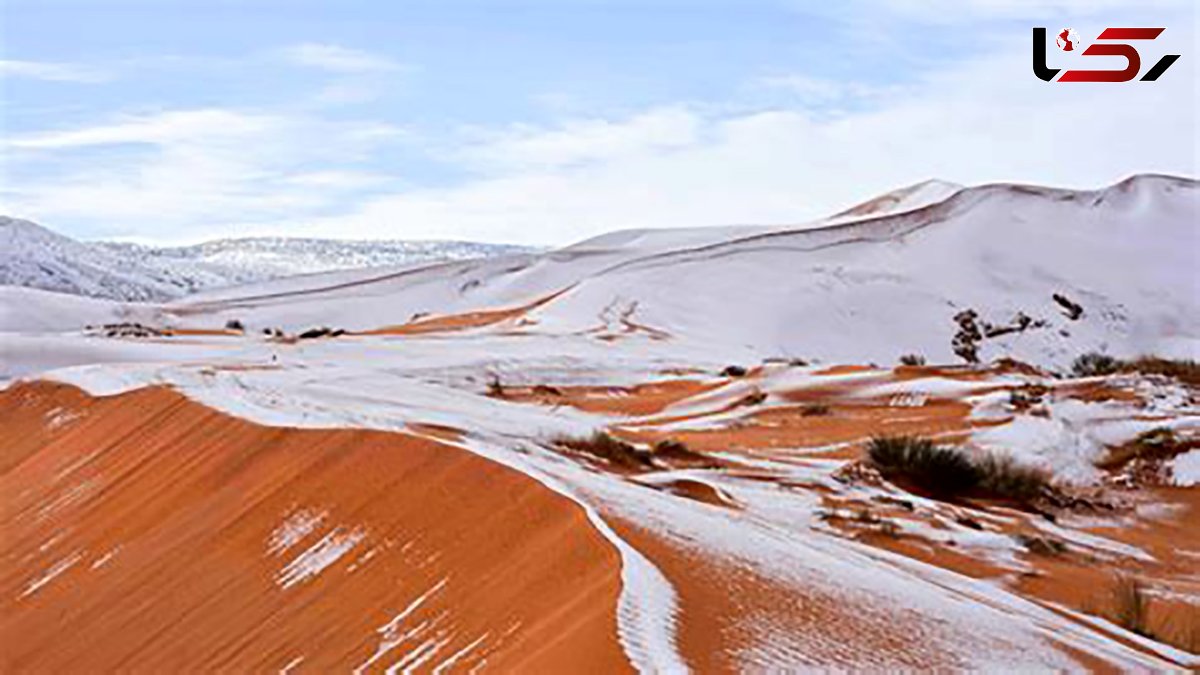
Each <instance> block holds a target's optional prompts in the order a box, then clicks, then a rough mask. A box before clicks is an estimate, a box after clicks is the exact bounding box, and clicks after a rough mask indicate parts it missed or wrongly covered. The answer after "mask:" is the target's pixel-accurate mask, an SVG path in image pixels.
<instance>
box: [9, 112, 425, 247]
mask: <svg viewBox="0 0 1200 675" xmlns="http://www.w3.org/2000/svg"><path fill="white" fill-rule="evenodd" d="M402 136H403V132H402V131H401V130H400V129H397V128H395V127H392V126H390V125H385V124H381V123H376V122H333V121H328V120H322V119H320V118H315V117H305V116H296V115H292V116H288V115H282V114H267V113H255V112H244V111H237V110H229V109H219V108H213V109H201V110H179V111H166V112H161V113H156V114H149V115H140V116H124V117H121V118H120V119H117V120H114V121H113V122H111V123H108V124H102V125H97V126H93V127H85V128H77V129H71V130H66V131H56V132H49V133H42V134H36V135H26V136H18V137H15V138H12V139H10V140H8V142H7V145H8V147H9V148H10V149H15V150H17V151H19V152H20V153H22V155H23V159H30V158H31V157H32V158H34V159H38V158H41V159H46V158H50V157H58V158H59V159H60V163H59V164H55V165H53V166H55V167H56V170H55V171H54V172H53V173H52V174H44V173H43V174H36V175H34V176H33V177H30V176H28V175H24V174H22V176H21V177H18V176H17V175H15V173H14V175H10V176H9V178H8V180H7V185H6V186H5V190H4V191H5V192H6V193H7V194H6V201H7V202H8V206H9V208H11V209H12V212H14V213H18V214H20V215H24V216H27V217H32V218H34V219H36V220H40V221H43V222H46V223H47V224H50V225H52V226H53V225H54V224H55V223H56V222H58V221H59V220H66V221H71V222H75V223H77V224H78V223H87V224H90V225H92V226H93V228H94V229H99V230H100V231H105V232H108V233H110V234H132V233H134V232H140V233H143V234H144V233H153V234H154V235H156V236H158V237H160V238H162V239H164V240H169V239H185V238H189V237H191V238H194V237H195V235H196V234H198V233H201V232H221V228H222V227H226V228H227V227H229V223H234V222H239V221H241V220H243V219H245V220H251V221H259V222H263V221H267V220H275V219H290V218H296V219H300V218H303V217H304V216H306V215H311V214H314V213H319V212H321V211H322V210H323V209H328V208H331V207H334V206H337V205H339V200H340V199H341V198H342V197H344V196H345V195H346V194H347V193H350V192H353V191H355V190H360V189H363V188H365V187H370V186H373V185H380V184H383V183H384V182H385V178H384V177H383V176H381V175H376V174H369V173H368V172H364V171H361V170H358V169H356V168H355V165H356V164H357V163H359V162H361V161H363V160H364V159H365V158H368V157H369V156H370V155H371V153H373V152H374V151H376V150H378V149H379V148H380V147H382V146H383V145H385V144H387V143H389V142H391V141H393V140H395V139H397V138H400V137H402ZM101 146H112V147H111V148H110V149H109V151H106V152H105V153H104V154H101V155H96V154H95V153H85V154H83V155H80V156H78V157H76V156H74V155H72V154H71V153H72V151H74V150H80V149H87V148H99V147H101ZM97 156H98V157H101V158H102V159H100V160H96V159H95V157H97ZM313 167H317V168H315V169H314V168H313ZM10 173H12V172H10ZM223 233H224V234H246V232H245V231H233V232H229V231H224V232H223Z"/></svg>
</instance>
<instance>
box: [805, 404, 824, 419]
mask: <svg viewBox="0 0 1200 675" xmlns="http://www.w3.org/2000/svg"><path fill="white" fill-rule="evenodd" d="M800 414H801V415H802V416H804V417H824V416H825V415H828V414H829V406H827V405H825V404H824V403H810V404H808V405H806V406H804V407H803V408H801V409H800Z"/></svg>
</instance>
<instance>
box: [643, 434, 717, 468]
mask: <svg viewBox="0 0 1200 675" xmlns="http://www.w3.org/2000/svg"><path fill="white" fill-rule="evenodd" d="M653 456H654V457H658V458H661V459H664V460H666V461H669V462H687V463H691V464H697V463H700V464H705V465H710V464H712V463H713V461H712V460H711V459H709V458H708V457H706V456H705V455H702V454H701V453H699V452H696V451H695V450H692V449H691V448H690V447H688V445H687V444H686V443H684V442H683V441H677V440H675V439H673V438H666V439H663V440H661V441H659V442H657V443H655V444H654V451H653Z"/></svg>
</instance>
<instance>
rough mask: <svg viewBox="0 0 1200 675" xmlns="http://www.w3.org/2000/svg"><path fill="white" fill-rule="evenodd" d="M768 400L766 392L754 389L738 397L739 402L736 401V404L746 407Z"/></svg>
mask: <svg viewBox="0 0 1200 675" xmlns="http://www.w3.org/2000/svg"><path fill="white" fill-rule="evenodd" d="M766 400H767V394H766V392H763V391H752V392H750V393H749V394H746V395H745V396H743V397H741V398H740V399H738V401H737V403H735V404H734V406H735V407H738V408H741V407H746V406H756V405H761V404H762V403H763V402H764V401H766Z"/></svg>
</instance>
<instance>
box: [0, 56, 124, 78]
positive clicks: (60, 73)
mask: <svg viewBox="0 0 1200 675" xmlns="http://www.w3.org/2000/svg"><path fill="white" fill-rule="evenodd" d="M18 77H20V78H26V79H31V80H44V81H47V82H77V83H82V84H98V83H101V82H107V81H109V80H111V79H112V75H111V74H110V73H108V72H106V71H103V70H100V69H98V68H92V67H89V66H82V65H79V64H75V63H48V62H44V61H14V60H3V59H0V79H2V78H18Z"/></svg>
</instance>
